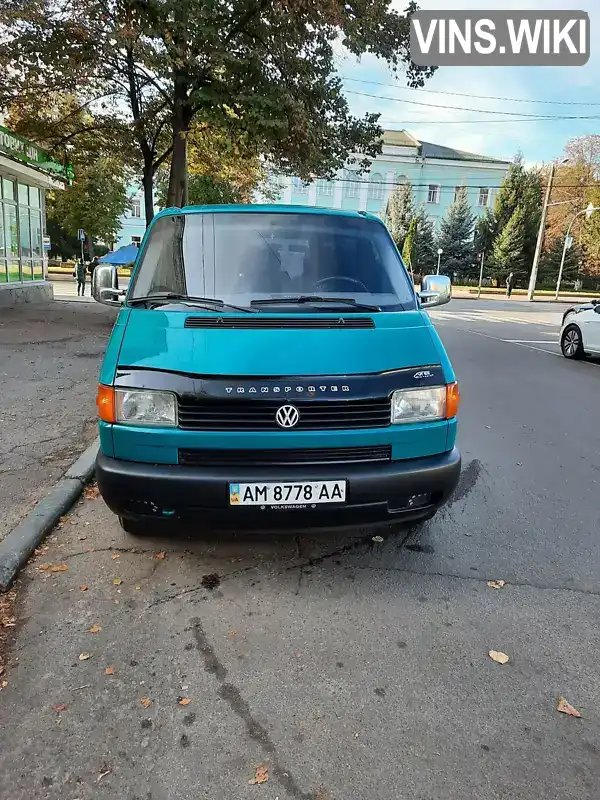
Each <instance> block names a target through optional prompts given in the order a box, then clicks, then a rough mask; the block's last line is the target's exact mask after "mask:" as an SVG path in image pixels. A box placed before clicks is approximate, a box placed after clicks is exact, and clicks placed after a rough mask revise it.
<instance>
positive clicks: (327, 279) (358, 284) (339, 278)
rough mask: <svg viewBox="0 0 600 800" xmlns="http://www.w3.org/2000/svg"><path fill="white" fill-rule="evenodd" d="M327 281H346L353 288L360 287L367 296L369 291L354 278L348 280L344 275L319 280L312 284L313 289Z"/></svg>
mask: <svg viewBox="0 0 600 800" xmlns="http://www.w3.org/2000/svg"><path fill="white" fill-rule="evenodd" d="M327 281H346V283H352V284H354V285H355V286H360V287H361V288H362V289H363V291H364V292H366V293H367V294H369V290H368V289H367V287H366V286H365V285H364V283H363V282H362V281H359V280H357V279H356V278H348V277H347V276H346V275H331V276H330V277H329V278H321V280H319V281H316V283H315V284H314V287H315V289H316V288H318V287H319V286H320V284H322V283H326V282H327Z"/></svg>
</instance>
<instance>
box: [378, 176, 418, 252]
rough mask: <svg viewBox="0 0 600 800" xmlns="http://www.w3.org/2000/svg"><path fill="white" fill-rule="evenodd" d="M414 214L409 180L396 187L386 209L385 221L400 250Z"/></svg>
mask: <svg viewBox="0 0 600 800" xmlns="http://www.w3.org/2000/svg"><path fill="white" fill-rule="evenodd" d="M414 216H415V204H414V200H413V190H412V184H411V183H409V182H408V181H407V182H406V183H401V184H400V185H399V186H397V187H396V188H395V189H394V191H393V192H392V194H391V195H390V199H389V200H388V205H387V209H386V219H385V221H386V224H387V226H388V228H389V229H390V233H391V234H392V239H393V240H394V241H395V242H396V246H397V247H398V249H399V250H402V248H403V246H404V239H405V238H406V235H407V233H408V229H409V227H410V223H411V221H412V219H413V218H414Z"/></svg>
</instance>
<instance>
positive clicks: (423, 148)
mask: <svg viewBox="0 0 600 800" xmlns="http://www.w3.org/2000/svg"><path fill="white" fill-rule="evenodd" d="M419 145H420V147H419V155H421V156H424V157H425V158H447V159H451V160H452V161H485V162H488V163H491V164H507V165H508V164H510V161H504V160H503V159H501V158H491V157H490V156H480V155H478V154H477V153H468V152H467V151H466V150H456V148H454V147H444V145H441V144H432V143H431V142H423V141H420V142H419Z"/></svg>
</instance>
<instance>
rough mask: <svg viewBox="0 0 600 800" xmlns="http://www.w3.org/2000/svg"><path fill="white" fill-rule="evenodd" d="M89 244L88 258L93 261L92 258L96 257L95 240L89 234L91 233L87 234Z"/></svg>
mask: <svg viewBox="0 0 600 800" xmlns="http://www.w3.org/2000/svg"><path fill="white" fill-rule="evenodd" d="M87 246H88V258H89V260H90V261H91V260H92V258H93V257H94V240H93V239H92V237H91V236H90V235H89V233H88V234H87Z"/></svg>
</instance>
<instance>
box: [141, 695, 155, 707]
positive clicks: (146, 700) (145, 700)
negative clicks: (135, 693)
mask: <svg viewBox="0 0 600 800" xmlns="http://www.w3.org/2000/svg"><path fill="white" fill-rule="evenodd" d="M140 703H141V704H142V705H143V706H144V708H150V706H151V705H152V700H150V698H149V697H142V699H141V700H140Z"/></svg>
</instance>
